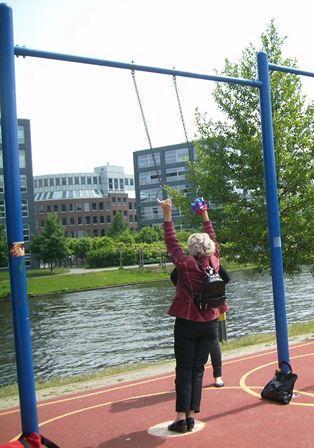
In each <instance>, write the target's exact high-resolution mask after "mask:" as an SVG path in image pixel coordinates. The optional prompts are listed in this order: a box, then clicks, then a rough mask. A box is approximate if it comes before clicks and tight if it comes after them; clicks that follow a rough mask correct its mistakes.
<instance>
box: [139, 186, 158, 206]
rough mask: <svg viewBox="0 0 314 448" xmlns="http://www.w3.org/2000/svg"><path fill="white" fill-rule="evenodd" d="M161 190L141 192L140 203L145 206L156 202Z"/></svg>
mask: <svg viewBox="0 0 314 448" xmlns="http://www.w3.org/2000/svg"><path fill="white" fill-rule="evenodd" d="M158 190H159V188H146V189H143V190H140V202H141V204H144V203H145V202H152V201H156V195H157V192H158Z"/></svg>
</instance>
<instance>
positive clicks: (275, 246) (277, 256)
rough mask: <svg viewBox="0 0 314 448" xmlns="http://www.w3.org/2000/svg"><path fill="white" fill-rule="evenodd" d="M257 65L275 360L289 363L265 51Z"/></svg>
mask: <svg viewBox="0 0 314 448" xmlns="http://www.w3.org/2000/svg"><path fill="white" fill-rule="evenodd" d="M257 66H258V77H259V80H260V81H261V83H262V86H261V88H260V103H261V124H262V137H263V154H264V173H265V184H266V201H267V214H268V231H269V245H270V261H271V270H272V283H273V297H274V308H275V321H276V338H277V348H278V361H279V364H280V363H281V361H286V362H287V363H289V362H290V361H289V345H288V330H287V318H286V303H285V287H284V276H283V263H282V249H281V235H280V221H279V205H278V194H277V176H276V162H275V149H274V133H273V122H272V107H271V94H270V79H269V65H268V57H267V54H266V53H263V52H259V53H258V55H257ZM287 369H288V367H287V364H284V365H283V370H287Z"/></svg>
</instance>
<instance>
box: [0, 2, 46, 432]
mask: <svg viewBox="0 0 314 448" xmlns="http://www.w3.org/2000/svg"><path fill="white" fill-rule="evenodd" d="M0 103H1V131H2V151H3V174H4V186H5V204H6V223H7V236H8V246H9V268H10V283H11V297H12V313H13V324H14V337H15V353H16V365H17V377H18V386H19V397H20V409H21V420H22V430H23V432H38V419H37V406H36V394H35V382H34V372H33V359H32V346H31V334H30V321H29V309H28V296H27V282H26V269H25V251H24V242H23V220H22V206H21V193H20V174H19V147H18V123H17V116H16V98H15V74H14V44H13V20H12V10H11V8H9V7H8V6H7V5H5V4H3V3H2V4H0Z"/></svg>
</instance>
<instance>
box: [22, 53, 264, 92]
mask: <svg viewBox="0 0 314 448" xmlns="http://www.w3.org/2000/svg"><path fill="white" fill-rule="evenodd" d="M14 54H15V55H16V56H24V57H25V56H30V57H35V58H43V59H54V60H57V61H67V62H79V63H81V64H91V65H100V66H105V67H113V68H123V69H128V70H137V71H142V72H151V73H161V74H163V75H175V76H181V77H185V78H197V79H205V80H207V81H217V82H228V83H231V84H240V85H245V86H250V87H260V86H261V82H260V81H257V80H254V79H241V78H232V77H228V76H216V75H203V74H199V73H191V72H183V71H179V70H169V69H166V68H159V67H149V66H146V65H136V64H128V63H124V62H115V61H107V60H103V59H94V58H87V57H82V56H73V55H68V54H62V53H51V52H48V51H41V50H32V49H30V48H25V47H15V48H14Z"/></svg>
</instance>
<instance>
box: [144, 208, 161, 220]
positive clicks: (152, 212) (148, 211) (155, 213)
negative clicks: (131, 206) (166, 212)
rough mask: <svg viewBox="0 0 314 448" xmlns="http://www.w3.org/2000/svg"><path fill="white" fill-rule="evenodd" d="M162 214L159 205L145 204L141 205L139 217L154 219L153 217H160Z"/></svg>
mask: <svg viewBox="0 0 314 448" xmlns="http://www.w3.org/2000/svg"><path fill="white" fill-rule="evenodd" d="M162 217H163V214H162V210H161V207H159V206H155V205H154V206H153V205H152V206H147V207H141V218H142V220H143V221H145V220H152V219H153V220H154V219H162Z"/></svg>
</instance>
